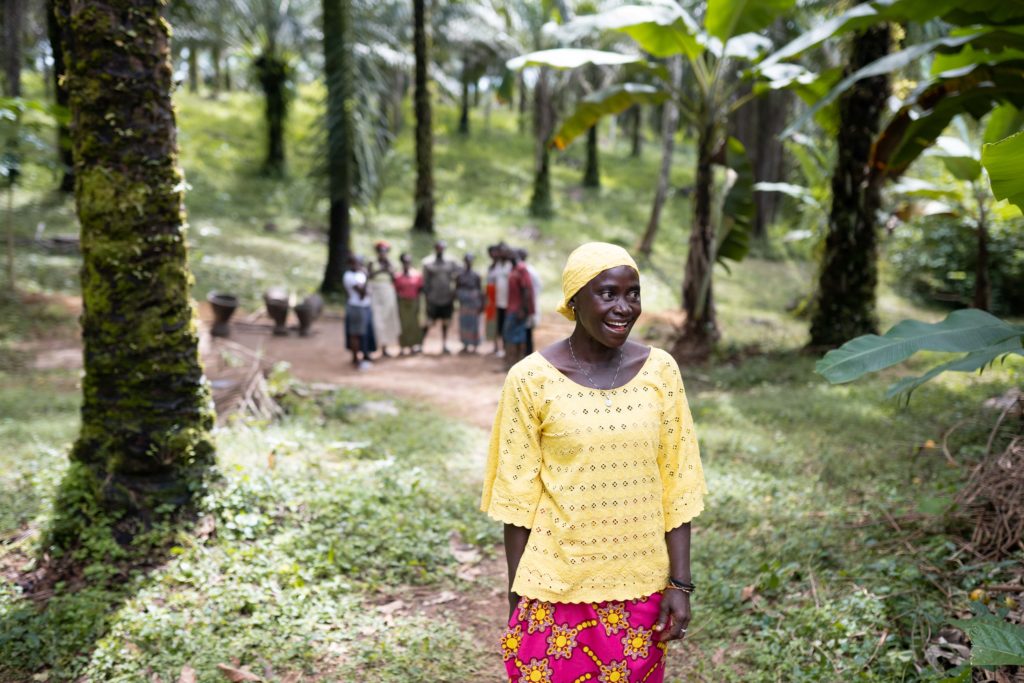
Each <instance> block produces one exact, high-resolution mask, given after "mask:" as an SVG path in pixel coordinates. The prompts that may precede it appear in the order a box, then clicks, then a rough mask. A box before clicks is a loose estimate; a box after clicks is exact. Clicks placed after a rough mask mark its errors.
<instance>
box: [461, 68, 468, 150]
mask: <svg viewBox="0 0 1024 683" xmlns="http://www.w3.org/2000/svg"><path fill="white" fill-rule="evenodd" d="M459 135H469V74H468V73H467V68H466V65H465V64H463V65H462V109H461V111H460V112H459Z"/></svg>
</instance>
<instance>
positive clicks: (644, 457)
mask: <svg viewBox="0 0 1024 683" xmlns="http://www.w3.org/2000/svg"><path fill="white" fill-rule="evenodd" d="M606 397H607V398H608V399H611V406H610V407H609V406H607V405H606V400H605V399H606ZM705 493H707V486H706V485H705V483H704V471H703V468H702V467H701V462H700V454H699V452H698V449H697V435H696V434H695V433H694V429H693V418H692V417H691V415H690V408H689V405H688V404H687V402H686V394H685V392H684V390H683V380H682V377H681V376H680V374H679V368H678V366H677V365H676V362H675V360H674V359H673V358H672V357H671V356H669V354H668V353H666V352H665V351H662V350H660V349H655V348H652V349H651V352H650V355H649V356H648V358H647V360H646V361H645V362H644V365H643V367H642V368H641V370H640V372H639V373H638V374H637V375H636V377H634V378H633V379H631V380H630V381H629V382H627V383H626V384H625V385H623V386H621V387H619V388H617V389H611V390H608V391H603V392H602V391H598V390H596V389H591V388H587V387H584V386H582V385H580V384H577V383H576V382H574V381H572V380H570V379H569V378H568V377H566V376H565V375H563V374H562V373H561V372H560V371H559V370H558V369H556V368H555V367H554V366H553V365H552V364H551V363H550V362H549V361H548V360H547V359H545V358H544V357H543V356H541V355H540V354H539V353H534V354H531V355H529V356H527V357H526V358H525V359H523V360H522V361H520V362H519V363H517V364H516V365H515V366H514V367H513V368H512V370H511V371H510V372H509V374H508V377H506V379H505V386H504V388H503V389H502V392H501V401H500V403H499V405H498V412H497V415H496V416H495V418H494V429H493V431H492V433H491V443H490V449H489V453H488V463H487V471H486V474H485V477H484V491H483V499H482V501H481V504H480V509H481V510H483V511H484V512H486V513H487V514H488V515H489V516H491V517H493V518H494V519H496V520H498V521H500V522H504V523H507V524H514V525H516V526H521V527H526V528H528V529H530V530H531V533H530V540H529V542H528V543H527V545H526V550H525V552H524V553H523V557H522V559H521V560H520V562H519V569H518V570H517V571H516V576H515V580H514V582H513V586H512V590H513V591H514V592H515V593H518V594H519V595H523V596H526V597H530V598H535V599H539V600H547V601H551V602H600V601H604V600H629V599H634V598H640V597H645V596H647V595H650V594H651V593H654V592H657V591H659V590H661V589H662V588H664V587H665V582H666V580H667V578H668V572H669V561H668V549H667V547H666V545H665V532H666V531H670V530H672V529H674V528H676V527H678V526H679V525H681V524H684V523H686V522H688V521H690V520H691V519H693V518H694V517H696V516H697V515H698V514H700V512H701V510H703V508H704V494H705Z"/></svg>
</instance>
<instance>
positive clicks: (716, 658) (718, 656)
mask: <svg viewBox="0 0 1024 683" xmlns="http://www.w3.org/2000/svg"><path fill="white" fill-rule="evenodd" d="M711 663H712V664H714V665H715V666H720V665H722V664H724V663H725V648H724V647H720V648H718V649H717V650H715V653H714V654H713V655H711Z"/></svg>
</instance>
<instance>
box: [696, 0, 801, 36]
mask: <svg viewBox="0 0 1024 683" xmlns="http://www.w3.org/2000/svg"><path fill="white" fill-rule="evenodd" d="M795 4H796V1H795V0H708V9H707V14H706V15H705V17H704V28H705V29H706V30H707V32H708V33H709V34H711V35H713V36H714V37H716V38H718V39H720V40H721V41H722V42H725V41H727V40H729V39H730V38H732V37H733V36H738V35H740V34H743V33H753V32H756V31H761V30H763V29H766V28H768V27H769V26H771V24H772V22H773V21H775V19H776V17H778V16H779V15H780V14H782V13H783V12H786V11H788V10H790V9H792V7H793V5H795Z"/></svg>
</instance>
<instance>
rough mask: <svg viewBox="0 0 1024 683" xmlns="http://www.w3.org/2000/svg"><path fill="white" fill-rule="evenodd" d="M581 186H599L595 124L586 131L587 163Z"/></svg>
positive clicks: (599, 170) (599, 169)
mask: <svg viewBox="0 0 1024 683" xmlns="http://www.w3.org/2000/svg"><path fill="white" fill-rule="evenodd" d="M583 187H589V188H599V187H601V168H600V164H599V161H598V149H597V126H596V125H593V126H591V127H590V130H588V131H587V164H586V166H585V167H584V169H583Z"/></svg>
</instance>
